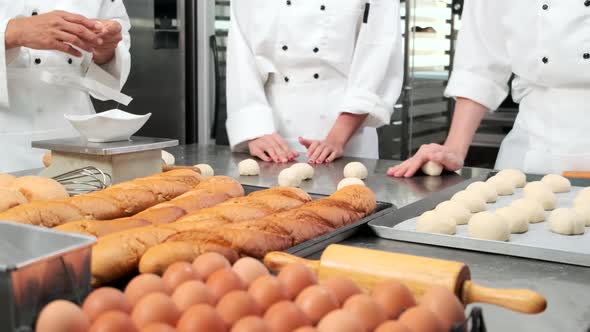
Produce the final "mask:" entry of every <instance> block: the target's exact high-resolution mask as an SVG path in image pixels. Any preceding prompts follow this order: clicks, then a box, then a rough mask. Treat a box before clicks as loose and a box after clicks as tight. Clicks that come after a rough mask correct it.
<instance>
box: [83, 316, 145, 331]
mask: <svg viewBox="0 0 590 332" xmlns="http://www.w3.org/2000/svg"><path fill="white" fill-rule="evenodd" d="M121 331H125V332H137V328H136V327H135V324H133V321H132V320H131V317H129V315H128V314H127V313H125V312H121V311H107V312H104V313H103V314H102V315H100V316H98V317H96V319H95V321H94V323H92V326H91V327H90V330H89V332H121Z"/></svg>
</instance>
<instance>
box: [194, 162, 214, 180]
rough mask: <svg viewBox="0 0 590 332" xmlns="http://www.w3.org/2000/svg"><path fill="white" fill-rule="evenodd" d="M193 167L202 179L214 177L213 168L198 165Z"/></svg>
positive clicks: (206, 165)
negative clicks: (198, 171) (199, 172)
mask: <svg viewBox="0 0 590 332" xmlns="http://www.w3.org/2000/svg"><path fill="white" fill-rule="evenodd" d="M195 167H196V168H198V169H199V170H200V171H201V176H202V177H203V179H207V178H210V177H212V176H214V175H215V171H214V170H213V167H211V165H208V164H198V165H195Z"/></svg>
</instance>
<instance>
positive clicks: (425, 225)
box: [416, 211, 457, 235]
mask: <svg viewBox="0 0 590 332" xmlns="http://www.w3.org/2000/svg"><path fill="white" fill-rule="evenodd" d="M416 231H417V232H421V233H438V234H447V235H453V234H455V233H456V232H457V224H456V222H455V219H453V218H451V217H450V216H449V215H447V214H445V213H441V212H440V211H427V212H424V213H423V214H422V215H421V216H420V217H419V218H418V220H417V221H416Z"/></svg>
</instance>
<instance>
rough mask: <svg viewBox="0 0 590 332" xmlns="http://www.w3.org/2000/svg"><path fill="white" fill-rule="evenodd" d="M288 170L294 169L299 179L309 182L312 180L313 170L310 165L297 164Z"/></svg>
mask: <svg viewBox="0 0 590 332" xmlns="http://www.w3.org/2000/svg"><path fill="white" fill-rule="evenodd" d="M289 168H291V169H294V170H295V171H296V172H297V173H299V177H301V179H303V180H309V179H311V178H313V175H314V169H313V167H312V166H311V165H310V164H307V163H297V164H295V165H293V166H291V167H289Z"/></svg>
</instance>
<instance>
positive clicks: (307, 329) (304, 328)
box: [293, 326, 318, 332]
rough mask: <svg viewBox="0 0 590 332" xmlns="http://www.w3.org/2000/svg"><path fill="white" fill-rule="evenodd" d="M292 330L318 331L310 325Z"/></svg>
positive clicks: (297, 331) (296, 331)
mask: <svg viewBox="0 0 590 332" xmlns="http://www.w3.org/2000/svg"><path fill="white" fill-rule="evenodd" d="M293 332H318V330H316V329H315V327H312V326H304V327H300V328H298V329H297V330H295V331H293Z"/></svg>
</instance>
